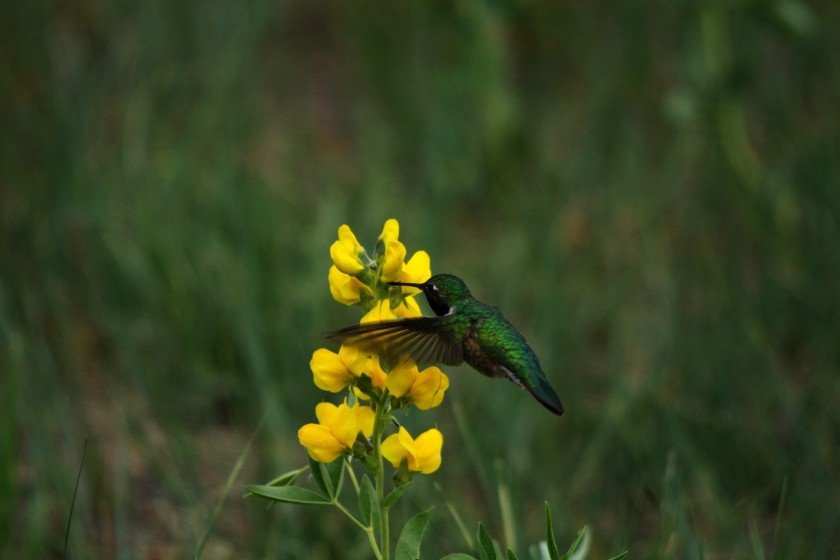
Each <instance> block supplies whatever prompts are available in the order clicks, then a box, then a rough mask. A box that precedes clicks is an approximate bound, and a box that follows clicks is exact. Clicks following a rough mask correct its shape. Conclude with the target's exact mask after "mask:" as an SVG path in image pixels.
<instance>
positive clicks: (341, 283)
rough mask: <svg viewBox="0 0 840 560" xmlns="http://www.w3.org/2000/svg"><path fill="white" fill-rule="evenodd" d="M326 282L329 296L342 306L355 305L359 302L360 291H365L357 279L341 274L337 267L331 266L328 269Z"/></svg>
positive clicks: (364, 287)
mask: <svg viewBox="0 0 840 560" xmlns="http://www.w3.org/2000/svg"><path fill="white" fill-rule="evenodd" d="M327 280H328V281H329V284H330V294H332V297H333V299H335V300H336V301H337V302H338V303H343V304H344V305H355V304H357V303H359V301H360V300H361V293H360V292H361V290H363V289H365V290H367V287H366V286H365V285H364V284H362V283H361V282H359V280H358V279H356V278H354V277H353V276H350V275H349V274H345V273H343V272H341V271H340V270H339V269H338V267H336V266H335V265H332V266H331V267H330V272H329V275H328V276H327Z"/></svg>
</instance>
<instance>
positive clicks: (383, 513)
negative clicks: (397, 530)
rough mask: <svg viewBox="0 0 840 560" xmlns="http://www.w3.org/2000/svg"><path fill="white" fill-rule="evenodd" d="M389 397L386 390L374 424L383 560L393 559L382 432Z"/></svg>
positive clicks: (374, 454) (380, 540)
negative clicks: (386, 497) (386, 502)
mask: <svg viewBox="0 0 840 560" xmlns="http://www.w3.org/2000/svg"><path fill="white" fill-rule="evenodd" d="M388 402H389V395H388V390H387V389H386V390H385V392H384V394H383V395H382V400H381V401H379V403H378V406H377V407H376V417H375V419H374V424H373V438H372V439H373V457H374V461H375V462H376V466H377V468H376V477H375V478H376V482H375V484H376V502H377V506H378V507H379V513H380V520H381V524H382V528H381V529H382V533H381V535H380V538H379V542H380V550H381V551H382V560H389V559H390V557H391V543H390V524H389V522H388V508H386V507H385V465H384V462H383V460H382V448H381V445H382V432H384V431H385V425H386V423H387V420H388V417H389V416H390V410H389V407H388Z"/></svg>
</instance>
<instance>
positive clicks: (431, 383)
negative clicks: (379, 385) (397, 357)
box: [387, 362, 449, 410]
mask: <svg viewBox="0 0 840 560" xmlns="http://www.w3.org/2000/svg"><path fill="white" fill-rule="evenodd" d="M387 387H388V390H389V391H390V392H391V394H392V395H394V396H395V397H405V398H406V399H408V400H409V401H411V402H412V403H414V406H416V407H417V408H419V409H420V410H428V409H430V408H434V407H436V406H438V405H439V404H440V403H441V402H443V394H444V393H445V392H446V389H448V388H449V378H448V377H447V376H446V374H445V373H443V372H442V371H441V370H440V368H438V367H436V366H432V367H428V368H426V369H424V370H423V371H418V370H417V366H416V365H414V363H413V362H406V363H403V364H400V365H398V366H397V367H395V368H393V369H392V370H391V372H390V373H389V374H388V382H387Z"/></svg>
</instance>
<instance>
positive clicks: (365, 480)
mask: <svg viewBox="0 0 840 560" xmlns="http://www.w3.org/2000/svg"><path fill="white" fill-rule="evenodd" d="M376 509H377V508H376V490H374V489H373V483H372V482H371V481H370V477H369V476H368V475H363V476H362V483H361V484H360V485H359V513H361V515H362V522H363V523H364V524H365V525H367V526H368V527H370V521H371V514H372V513H373V511H375V510H376Z"/></svg>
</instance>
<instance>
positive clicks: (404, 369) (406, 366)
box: [385, 361, 417, 398]
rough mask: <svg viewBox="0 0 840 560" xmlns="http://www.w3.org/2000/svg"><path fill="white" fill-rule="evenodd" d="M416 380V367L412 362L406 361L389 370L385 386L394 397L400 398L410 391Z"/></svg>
mask: <svg viewBox="0 0 840 560" xmlns="http://www.w3.org/2000/svg"><path fill="white" fill-rule="evenodd" d="M416 379H417V366H416V365H415V364H414V362H410V361H406V362H403V363H401V364H399V365H398V366H396V367H394V368H392V369H391V371H390V372H388V380H387V381H386V383H385V386H386V387H388V390H389V391H391V394H392V395H394V396H395V397H398V398H399V397H402V396H403V395H405V394H406V393H408V392H409V390H411V388H412V385H413V384H414V382H415V380H416Z"/></svg>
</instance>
